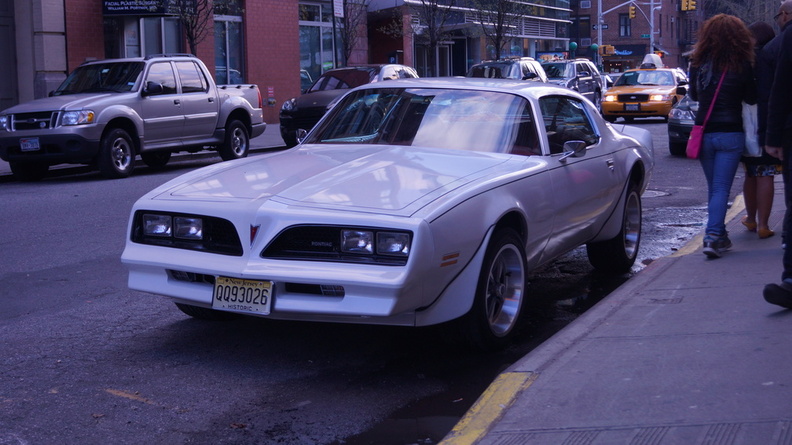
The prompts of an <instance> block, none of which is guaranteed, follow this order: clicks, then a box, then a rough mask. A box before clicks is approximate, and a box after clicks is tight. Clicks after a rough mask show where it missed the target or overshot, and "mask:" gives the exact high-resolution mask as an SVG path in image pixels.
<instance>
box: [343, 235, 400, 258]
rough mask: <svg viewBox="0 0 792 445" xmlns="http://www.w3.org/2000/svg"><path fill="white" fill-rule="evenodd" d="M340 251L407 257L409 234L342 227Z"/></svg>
mask: <svg viewBox="0 0 792 445" xmlns="http://www.w3.org/2000/svg"><path fill="white" fill-rule="evenodd" d="M341 252H343V253H356V254H364V255H371V254H374V253H376V254H377V255H390V256H401V257H407V255H409V253H410V234H409V233H407V232H386V231H377V232H374V231H372V230H354V229H344V230H342V231H341Z"/></svg>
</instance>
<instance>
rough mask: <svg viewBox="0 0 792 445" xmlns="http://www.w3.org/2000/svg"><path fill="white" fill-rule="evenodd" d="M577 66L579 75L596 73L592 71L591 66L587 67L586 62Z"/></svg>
mask: <svg viewBox="0 0 792 445" xmlns="http://www.w3.org/2000/svg"><path fill="white" fill-rule="evenodd" d="M575 68H577V74H578V76H579V75H580V73H588V75H589V76H591V75H593V74H594V73H592V72H591V70H590V69H589V67H587V66H586V64H585V63H578V64H577V66H576V67H575Z"/></svg>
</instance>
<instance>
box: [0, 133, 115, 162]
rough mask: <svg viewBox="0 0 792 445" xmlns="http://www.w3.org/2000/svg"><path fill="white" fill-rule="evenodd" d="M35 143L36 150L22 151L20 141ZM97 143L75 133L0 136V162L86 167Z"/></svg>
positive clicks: (95, 152)
mask: <svg viewBox="0 0 792 445" xmlns="http://www.w3.org/2000/svg"><path fill="white" fill-rule="evenodd" d="M33 138H37V139H38V145H39V148H38V149H37V150H32V151H23V150H22V147H21V142H20V141H21V140H22V139H33ZM99 147H100V139H99V137H98V136H97V137H95V138H94V137H93V136H90V135H84V134H81V133H78V132H60V133H57V134H52V130H47V131H14V132H0V159H3V160H4V161H6V162H18V163H37V164H49V165H55V164H63V163H70V164H90V163H91V162H93V161H94V159H95V158H96V155H97V154H98V153H99Z"/></svg>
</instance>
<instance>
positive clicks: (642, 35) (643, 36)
mask: <svg viewBox="0 0 792 445" xmlns="http://www.w3.org/2000/svg"><path fill="white" fill-rule="evenodd" d="M641 38H642V39H648V38H649V34H641Z"/></svg>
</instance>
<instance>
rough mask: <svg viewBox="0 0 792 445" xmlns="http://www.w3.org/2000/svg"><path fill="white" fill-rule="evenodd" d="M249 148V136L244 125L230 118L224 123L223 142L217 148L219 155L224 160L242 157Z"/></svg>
mask: <svg viewBox="0 0 792 445" xmlns="http://www.w3.org/2000/svg"><path fill="white" fill-rule="evenodd" d="M249 150H250V136H248V132H247V128H245V125H244V124H243V123H242V122H240V121H238V120H232V121H230V122H229V123H228V124H226V131H225V142H224V143H223V145H222V146H221V147H220V149H219V150H218V152H219V153H220V157H221V158H222V159H223V160H224V161H231V160H233V159H239V158H244V157H245V156H247V155H248V151H249Z"/></svg>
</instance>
